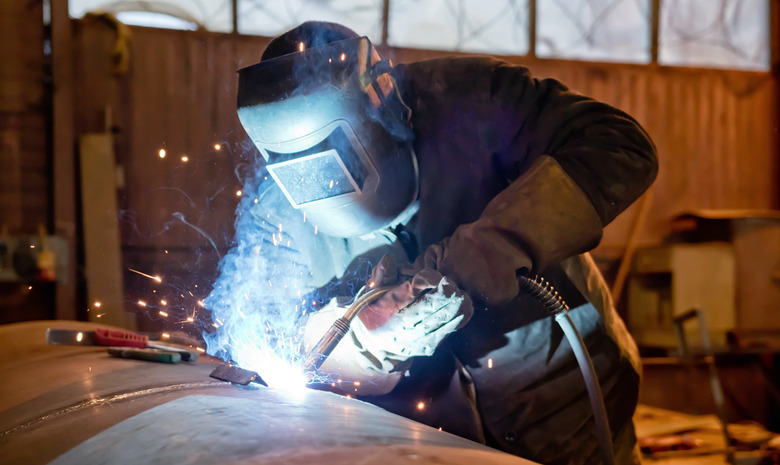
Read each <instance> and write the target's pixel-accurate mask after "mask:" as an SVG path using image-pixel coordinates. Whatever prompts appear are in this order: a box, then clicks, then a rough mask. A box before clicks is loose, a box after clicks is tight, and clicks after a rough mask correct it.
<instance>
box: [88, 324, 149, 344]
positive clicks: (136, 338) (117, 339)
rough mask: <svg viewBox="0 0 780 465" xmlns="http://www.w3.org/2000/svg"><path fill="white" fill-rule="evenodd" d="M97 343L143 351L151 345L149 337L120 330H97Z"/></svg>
mask: <svg viewBox="0 0 780 465" xmlns="http://www.w3.org/2000/svg"><path fill="white" fill-rule="evenodd" d="M95 342H97V343H98V345H101V346H121V347H138V348H139V349H143V348H145V347H147V345H148V344H149V337H148V336H144V335H142V334H138V333H133V332H130V331H122V330H120V329H105V328H98V329H96V330H95Z"/></svg>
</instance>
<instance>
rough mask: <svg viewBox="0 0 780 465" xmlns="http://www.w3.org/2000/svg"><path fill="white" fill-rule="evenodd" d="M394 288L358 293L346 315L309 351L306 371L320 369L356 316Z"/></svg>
mask: <svg viewBox="0 0 780 465" xmlns="http://www.w3.org/2000/svg"><path fill="white" fill-rule="evenodd" d="M392 288H393V286H385V287H376V288H373V289H370V290H368V291H367V292H366V293H365V294H360V293H358V295H357V296H356V297H355V301H354V302H353V303H352V305H350V306H349V308H348V309H347V311H346V312H345V313H344V316H342V317H341V318H338V319H337V320H336V321H334V322H333V324H332V325H331V326H330V328H329V329H328V331H327V332H326V333H325V334H324V335H323V336H322V337H321V338H320V340H319V342H317V345H315V346H314V348H313V349H311V350H310V351H309V353H308V355H307V356H306V363H305V365H304V366H305V368H306V371H307V372H308V371H315V370H318V369H319V368H320V367H321V366H322V364H323V363H325V360H327V358H328V356H330V354H331V352H333V350H334V349H335V348H336V346H337V345H338V344H339V342H341V340H342V339H343V338H344V336H345V335H346V334H347V332H349V325H350V324H351V323H352V320H353V319H354V318H355V316H357V314H358V313H360V311H361V310H363V309H364V308H365V307H366V305H368V304H370V303H371V302H374V301H375V300H377V299H378V298H380V297H382V296H383V295H384V294H385V293H386V292H387V291H389V290H390V289H392Z"/></svg>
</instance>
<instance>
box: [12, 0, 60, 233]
mask: <svg viewBox="0 0 780 465" xmlns="http://www.w3.org/2000/svg"><path fill="white" fill-rule="evenodd" d="M0 31H2V33H0V34H1V37H2V39H3V41H2V45H1V46H0V63H2V65H0V235H2V229H3V228H7V232H8V233H11V234H22V233H26V234H35V233H37V231H38V229H37V228H38V225H39V224H42V225H44V226H48V225H49V221H48V209H49V207H50V205H49V191H48V189H49V185H50V181H49V172H48V165H49V163H48V155H47V153H48V152H47V146H46V134H47V101H46V85H45V81H44V77H45V61H44V55H43V41H44V30H43V9H42V5H41V3H40V2H0Z"/></svg>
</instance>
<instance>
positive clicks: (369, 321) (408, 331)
mask: <svg viewBox="0 0 780 465" xmlns="http://www.w3.org/2000/svg"><path fill="white" fill-rule="evenodd" d="M370 285H371V286H375V287H385V286H392V285H395V286H394V287H393V288H392V289H390V290H389V291H388V292H387V293H385V294H384V295H383V296H381V297H380V298H379V299H377V300H376V301H374V302H372V303H370V304H369V305H367V306H366V308H364V309H363V311H361V312H360V313H359V314H358V318H359V319H360V322H361V323H362V324H358V325H355V329H354V332H355V336H356V338H357V340H358V341H359V342H360V344H362V345H363V347H365V348H366V349H367V350H369V351H371V352H372V353H374V352H379V353H384V354H386V356H387V357H389V358H392V359H396V360H399V359H400V360H405V359H407V358H409V357H418V356H428V355H431V354H433V351H434V350H435V349H436V347H437V346H438V345H439V343H441V341H442V340H443V339H444V338H445V337H446V336H447V335H448V334H450V333H451V332H453V331H455V330H457V329H460V328H461V327H463V326H464V325H465V324H466V322H468V320H469V319H470V318H471V315H472V313H473V306H472V304H471V299H470V298H469V297H468V295H466V294H465V293H464V292H463V291H462V290H461V289H459V288H458V287H457V286H455V285H454V284H453V283H452V281H450V280H448V279H447V278H446V277H444V276H442V274H441V273H439V272H438V271H437V270H434V269H431V268H426V267H421V268H420V267H417V266H415V265H407V266H405V267H403V268H402V269H399V267H398V265H397V264H396V262H395V259H394V258H393V256H392V255H385V256H384V257H383V258H382V260H381V261H380V262H379V263H378V264H377V265H376V266H375V267H374V269H373V270H372V272H371V281H370Z"/></svg>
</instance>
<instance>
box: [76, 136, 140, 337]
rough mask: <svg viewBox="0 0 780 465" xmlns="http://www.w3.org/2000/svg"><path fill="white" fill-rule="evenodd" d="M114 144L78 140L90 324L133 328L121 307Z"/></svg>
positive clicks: (98, 139) (109, 139) (85, 138)
mask: <svg viewBox="0 0 780 465" xmlns="http://www.w3.org/2000/svg"><path fill="white" fill-rule="evenodd" d="M113 144H114V140H113V137H112V136H111V135H110V134H107V133H102V134H86V135H83V136H81V137H80V138H79V161H80V167H81V205H82V218H83V222H82V225H83V230H84V266H85V275H86V278H87V301H88V302H89V306H90V310H91V311H90V312H89V321H95V322H100V323H103V324H109V325H114V326H119V327H121V328H129V329H134V328H135V321H134V319H133V318H131V317H130V314H128V313H127V312H126V311H125V305H124V301H125V295H124V286H123V284H122V269H123V266H122V257H121V250H120V249H121V246H120V241H119V225H118V223H117V201H116V178H115V176H114V174H115V165H114V147H113ZM95 302H100V305H99V306H97V304H95Z"/></svg>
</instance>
